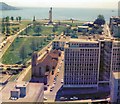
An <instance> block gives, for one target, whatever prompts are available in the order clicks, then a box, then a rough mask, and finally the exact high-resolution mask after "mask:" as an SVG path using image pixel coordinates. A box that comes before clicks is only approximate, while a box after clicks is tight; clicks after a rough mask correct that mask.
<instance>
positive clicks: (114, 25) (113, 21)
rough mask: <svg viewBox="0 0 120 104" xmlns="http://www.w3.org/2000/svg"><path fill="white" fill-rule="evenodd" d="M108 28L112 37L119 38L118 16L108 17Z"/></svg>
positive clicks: (119, 22)
mask: <svg viewBox="0 0 120 104" xmlns="http://www.w3.org/2000/svg"><path fill="white" fill-rule="evenodd" d="M110 30H111V34H112V36H113V37H117V38H120V16H116V17H111V18H110Z"/></svg>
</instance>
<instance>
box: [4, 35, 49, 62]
mask: <svg viewBox="0 0 120 104" xmlns="http://www.w3.org/2000/svg"><path fill="white" fill-rule="evenodd" d="M33 41H35V42H40V44H41V42H42V47H41V45H40V44H39V46H38V48H37V49H36V51H37V50H40V49H42V48H43V47H44V46H46V45H47V44H48V43H49V42H50V41H51V40H49V41H48V40H47V41H44V38H38V37H32V38H31V37H30V38H16V39H15V41H14V42H13V43H12V45H11V46H10V48H9V49H8V50H7V52H6V53H5V54H4V56H3V57H2V63H3V64H21V63H24V62H26V61H27V60H29V59H30V58H31V54H32V52H33V50H32V49H31V45H32V42H33ZM22 46H24V47H25V50H26V54H27V56H26V58H25V60H24V62H23V61H22V58H21V57H20V49H21V47H22Z"/></svg>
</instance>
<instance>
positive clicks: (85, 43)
mask: <svg viewBox="0 0 120 104" xmlns="http://www.w3.org/2000/svg"><path fill="white" fill-rule="evenodd" d="M99 63H100V43H99V42H98V41H94V40H84V39H71V40H70V41H69V45H68V46H66V47H65V64H64V69H65V72H64V87H98V81H99Z"/></svg>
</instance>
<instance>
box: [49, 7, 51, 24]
mask: <svg viewBox="0 0 120 104" xmlns="http://www.w3.org/2000/svg"><path fill="white" fill-rule="evenodd" d="M49 23H52V7H51V8H50V10H49Z"/></svg>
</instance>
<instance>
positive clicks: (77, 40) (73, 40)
mask: <svg viewBox="0 0 120 104" xmlns="http://www.w3.org/2000/svg"><path fill="white" fill-rule="evenodd" d="M69 42H79V43H99V42H98V41H96V40H93V39H70V40H69Z"/></svg>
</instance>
